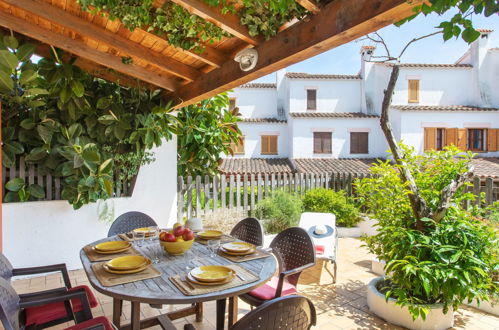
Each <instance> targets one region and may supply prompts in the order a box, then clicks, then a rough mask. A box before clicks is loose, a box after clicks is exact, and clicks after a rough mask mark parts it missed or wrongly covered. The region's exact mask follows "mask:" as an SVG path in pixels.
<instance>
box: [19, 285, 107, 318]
mask: <svg viewBox="0 0 499 330" xmlns="http://www.w3.org/2000/svg"><path fill="white" fill-rule="evenodd" d="M82 288H83V289H85V292H86V294H87V298H88V302H89V303H90V307H91V308H94V307H97V306H98V305H99V303H98V302H97V299H96V298H95V296H94V293H93V292H92V290H90V288H89V287H88V286H86V285H80V286H75V287H73V288H71V289H69V290H68V292H72V291H76V290H79V289H82ZM71 305H72V306H73V311H74V312H75V313H78V312H81V311H82V310H83V308H82V305H81V301H80V299H76V298H73V299H71ZM66 316H67V313H66V308H65V307H64V302H62V301H61V302H55V303H51V304H46V305H41V306H35V307H29V308H26V325H33V324H44V323H47V322H50V321H55V320H58V319H62V318H64V317H66Z"/></svg>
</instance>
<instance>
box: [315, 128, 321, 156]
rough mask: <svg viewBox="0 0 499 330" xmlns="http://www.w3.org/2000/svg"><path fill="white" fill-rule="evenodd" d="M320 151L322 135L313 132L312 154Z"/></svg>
mask: <svg viewBox="0 0 499 330" xmlns="http://www.w3.org/2000/svg"><path fill="white" fill-rule="evenodd" d="M320 153H322V136H321V133H317V132H315V133H314V154H320Z"/></svg>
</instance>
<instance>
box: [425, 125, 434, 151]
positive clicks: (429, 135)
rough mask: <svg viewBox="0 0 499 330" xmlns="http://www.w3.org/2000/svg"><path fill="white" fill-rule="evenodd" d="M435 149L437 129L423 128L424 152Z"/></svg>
mask: <svg viewBox="0 0 499 330" xmlns="http://www.w3.org/2000/svg"><path fill="white" fill-rule="evenodd" d="M436 147H437V129H436V128H435V127H425V128H424V151H430V150H435V149H436Z"/></svg>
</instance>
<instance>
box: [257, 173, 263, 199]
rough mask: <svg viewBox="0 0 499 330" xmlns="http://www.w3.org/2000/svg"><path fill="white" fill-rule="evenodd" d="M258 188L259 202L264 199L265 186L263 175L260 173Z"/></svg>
mask: <svg viewBox="0 0 499 330" xmlns="http://www.w3.org/2000/svg"><path fill="white" fill-rule="evenodd" d="M257 180H258V186H257V192H258V201H261V200H262V199H263V197H262V196H263V191H262V190H263V186H262V175H261V174H260V173H258V179H257Z"/></svg>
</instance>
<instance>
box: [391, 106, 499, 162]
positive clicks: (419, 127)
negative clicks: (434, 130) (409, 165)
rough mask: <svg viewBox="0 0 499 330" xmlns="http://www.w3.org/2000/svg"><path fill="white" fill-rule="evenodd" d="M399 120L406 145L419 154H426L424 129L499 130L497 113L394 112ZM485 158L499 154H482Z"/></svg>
mask: <svg viewBox="0 0 499 330" xmlns="http://www.w3.org/2000/svg"><path fill="white" fill-rule="evenodd" d="M392 113H393V114H394V116H393V117H394V118H400V119H399V124H398V126H399V130H400V131H401V132H402V133H401V138H402V140H403V141H404V143H406V144H408V145H410V146H413V147H414V148H415V149H416V151H417V152H418V153H420V154H421V153H423V152H424V127H442V128H465V127H475V128H499V114H498V113H497V112H485V111H482V112H464V111H463V112H454V111H453V112H427V111H398V110H392ZM480 156H484V157H497V156H499V152H484V153H480Z"/></svg>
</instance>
